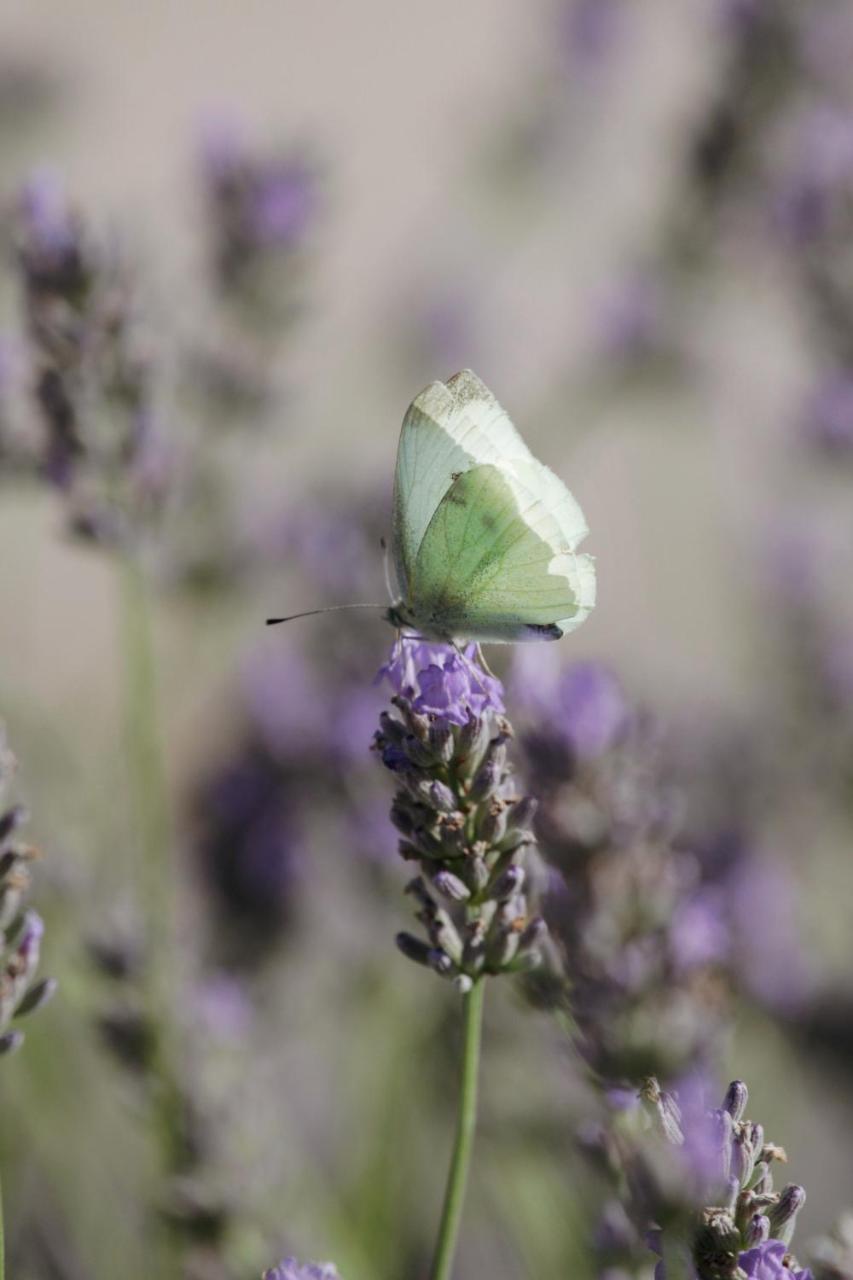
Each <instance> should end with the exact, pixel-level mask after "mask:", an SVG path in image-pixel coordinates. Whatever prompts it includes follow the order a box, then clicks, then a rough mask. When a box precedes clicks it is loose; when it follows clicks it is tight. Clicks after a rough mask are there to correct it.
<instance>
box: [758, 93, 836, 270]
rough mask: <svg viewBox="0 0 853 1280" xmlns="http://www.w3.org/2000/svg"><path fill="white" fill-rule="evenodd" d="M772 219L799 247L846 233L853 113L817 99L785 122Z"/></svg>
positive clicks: (819, 242) (812, 244)
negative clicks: (783, 155) (783, 156)
mask: <svg viewBox="0 0 853 1280" xmlns="http://www.w3.org/2000/svg"><path fill="white" fill-rule="evenodd" d="M788 131H789V137H788V139H787V142H786V146H787V157H786V159H785V161H784V166H783V168H782V172H781V175H780V177H779V179H778V181H777V184H776V190H775V196H774V213H775V219H776V224H777V226H778V227H779V229H780V231H781V232H783V233H784V234H785V236H787V238H788V239H789V241H790V242H791V243H793V244H794V245H797V246H799V247H814V246H815V245H816V244H817V245H820V244H821V242H822V241H823V240H825V239H826V238H827V237H829V236H834V235H836V234H838V233H839V232H840V233H841V234H843V233H844V228H845V226H846V218H847V206H848V200H849V195H850V190H851V183H853V113H851V112H850V111H847V110H842V109H840V108H838V107H837V106H834V105H830V104H828V103H825V102H819V103H818V104H817V105H816V106H814V107H811V108H810V109H808V110H807V111H805V112H803V113H802V114H801V115H798V116H795V117H794V118H793V119H792V120H791V122H790V123H789V125H788Z"/></svg>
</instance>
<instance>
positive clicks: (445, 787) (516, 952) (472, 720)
mask: <svg viewBox="0 0 853 1280" xmlns="http://www.w3.org/2000/svg"><path fill="white" fill-rule="evenodd" d="M475 654H476V649H475V647H474V646H473V645H471V646H469V647H468V648H467V649H465V650H464V651H462V652H460V651H458V650H456V649H454V648H453V647H452V646H450V645H435V644H426V643H424V642H423V641H418V640H415V639H410V638H407V637H398V639H397V640H396V642H395V644H394V646H393V649H392V651H391V655H390V657H389V659H388V661H387V662H386V664H385V665H384V666H383V667H382V669H381V671H380V673H379V678H380V679H384V680H386V681H387V682H388V683H389V684H390V685H391V687H392V689H393V690H394V696H393V697H392V699H391V701H392V705H393V710H392V711H390V712H383V713H382V715H381V717H380V727H379V731H378V732H377V734H376V737H375V748H376V750H377V752H378V753H379V755H380V758H381V759H382V762H383V764H384V765H385V767H386V768H387V769H389V770H391V772H392V773H393V774H394V775H395V778H396V780H397V792H396V795H395V797H394V801H393V803H392V806H391V819H392V822H393V823H394V825H395V827H396V828H397V830H398V831H399V833H400V835H401V837H402V838H401V840H400V854H401V856H402V857H403V858H404V859H406V860H407V861H413V862H417V863H418V864H419V865H420V870H421V874H420V875H419V876H417V877H416V878H415V879H414V880H413V881H412V882H411V883H410V885H409V886H408V892H409V893H410V894H411V895H412V897H413V898H414V900H415V902H416V904H417V906H418V913H417V918H418V920H419V921H420V923H421V924H422V925H423V926H424V929H425V931H426V934H427V940H426V941H424V940H422V939H421V938H418V937H415V936H414V935H412V934H409V933H402V934H400V935H398V938H397V944H398V946H399V948H400V950H401V951H402V952H403V954H404V955H406V956H408V957H409V958H410V959H412V960H415V961H417V962H418V963H420V964H424V965H426V966H428V967H429V968H432V969H434V970H435V971H436V972H437V973H439V974H441V975H442V976H445V977H453V978H456V979H457V980H458V983H459V985H460V986H461V987H462V989H463V990H468V989H470V986H471V984H472V982H473V981H474V979H475V978H477V977H478V976H479V975H481V974H483V973H502V972H515V971H520V970H529V969H530V968H531V967H534V966H535V965H536V964H537V963H538V961H539V956H540V951H541V948H542V945H543V944H544V941H545V933H546V930H545V925H544V921H543V920H542V919H541V917H539V916H537V915H532V916H531V915H530V914H529V910H528V901H527V896H526V894H525V893H524V891H523V890H524V885H525V881H526V879H528V877H529V871H526V869H525V867H524V865H523V861H524V858H525V853H526V851H527V850H528V848H529V846H530V845H531V844H532V842H533V838H532V836H531V834H530V822H531V819H532V816H533V808H534V806H533V804H532V803H531V801H529V800H526V799H522V800H520V799H518V798H517V796H516V793H515V787H514V784H513V780H512V773H511V770H510V767H509V765H508V762H507V743H508V741H509V739H510V738H511V736H512V730H511V728H510V726H509V724H508V722H507V721H506V720H505V719H504V716H503V711H504V703H503V689H502V687H501V685H500V683H499V681H497V680H496V679H495V678H494V677H493V676H492V675H490V674H489V673H487V672H486V671H485V670H484V669H483V668H482V667H481V666H480V664H479V663H478V662H477V660H476V657H475Z"/></svg>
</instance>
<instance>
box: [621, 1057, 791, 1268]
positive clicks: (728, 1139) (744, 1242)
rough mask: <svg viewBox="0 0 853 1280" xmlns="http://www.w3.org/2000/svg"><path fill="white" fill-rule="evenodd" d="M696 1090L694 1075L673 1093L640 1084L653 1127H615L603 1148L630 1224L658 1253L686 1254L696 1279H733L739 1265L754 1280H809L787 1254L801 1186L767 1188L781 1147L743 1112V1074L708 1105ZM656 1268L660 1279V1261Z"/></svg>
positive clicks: (652, 1084)
mask: <svg viewBox="0 0 853 1280" xmlns="http://www.w3.org/2000/svg"><path fill="white" fill-rule="evenodd" d="M705 1091H706V1089H705V1085H704V1084H703V1083H702V1082H700V1081H695V1080H694V1081H689V1082H687V1083H686V1084H685V1086H683V1087H682V1088H680V1089H679V1091H678V1092H677V1093H675V1092H669V1091H665V1090H661V1089H660V1088H659V1086H658V1085H657V1082H656V1081H653V1080H651V1081H647V1082H646V1085H645V1086H644V1088H643V1091H642V1096H643V1100H644V1104H645V1105H646V1107H648V1108H650V1109H651V1110H652V1113H655V1112H656V1113H657V1119H658V1122H659V1123H658V1127H657V1128H654V1127H653V1128H652V1129H651V1130H650V1129H649V1127H648V1125H644V1126H640V1127H639V1128H637V1129H636V1130H635V1131H634V1133H633V1134H632V1135H629V1133H628V1131H623V1133H622V1135H621V1137H619V1138H617V1140H616V1145H615V1148H614V1153H613V1154H614V1155H615V1156H616V1159H617V1167H621V1168H622V1169H623V1171H624V1174H625V1178H626V1182H627V1186H628V1201H627V1204H626V1208H627V1209H628V1212H629V1217H630V1219H631V1221H632V1222H633V1223H634V1225H635V1227H636V1228H637V1230H638V1231H639V1232H640V1233H641V1234H645V1235H646V1238H647V1239H648V1242H649V1246H650V1248H651V1249H652V1250H653V1251H654V1252H655V1253H656V1254H657V1255H658V1256H659V1257H661V1258H665V1257H666V1256H667V1252H668V1251H672V1249H673V1248H675V1249H676V1250H677V1251H679V1252H681V1253H682V1261H683V1262H684V1263H686V1262H687V1260H688V1258H689V1259H690V1261H691V1262H692V1270H693V1272H695V1275H696V1277H697V1280H738V1278H740V1280H743V1273H744V1272H746V1274H747V1275H748V1276H750V1277H754V1278H755V1280H771V1278H772V1280H785V1277H788V1276H789V1275H790V1274H791V1273H793V1275H794V1276H798V1277H801V1280H811V1275H810V1272H808V1271H802V1272H801V1271H800V1269H799V1265H798V1263H797V1262H796V1260H795V1259H794V1258H793V1257H792V1256H791V1255H790V1254H789V1253H788V1248H789V1246H790V1242H791V1238H792V1236H793V1233H794V1227H795V1225H796V1219H797V1215H798V1213H799V1211H800V1209H801V1208H802V1206H803V1204H804V1202H805V1198H806V1195H805V1191H804V1190H803V1188H802V1187H800V1186H796V1185H794V1184H789V1185H788V1186H786V1187H784V1188H783V1189H782V1190H781V1191H777V1190H775V1188H774V1185H773V1168H774V1166H775V1164H776V1163H778V1162H780V1161H784V1160H785V1159H786V1158H787V1157H786V1155H785V1152H784V1151H783V1150H782V1148H781V1147H778V1146H776V1145H775V1144H773V1143H771V1142H767V1141H766V1140H765V1136H764V1129H763V1127H762V1126H761V1125H760V1124H756V1123H755V1122H753V1121H751V1120H748V1119H746V1118H745V1111H746V1106H747V1102H748V1091H747V1088H746V1085H745V1084H744V1083H743V1081H740V1080H735V1081H733V1082H732V1083H731V1084H730V1085H729V1088H728V1089H727V1091H726V1095H725V1097H724V1099H723V1104H722V1106H721V1107H718V1108H716V1109H711V1110H708V1109H706V1106H705V1103H704V1100H703V1097H704V1093H705ZM655 1223H656V1224H658V1226H657V1228H656V1229H654V1230H652V1231H649V1230H648V1228H649V1226H650V1225H651V1224H655ZM661 1223H664V1224H665V1225H664V1227H663V1230H662V1231H661V1230H660V1229H659V1224H661ZM665 1246H666V1247H665ZM739 1268H743V1270H740V1269H739ZM657 1274H658V1276H659V1277H661V1280H665V1277H666V1275H667V1270H666V1267H665V1265H664V1263H663V1261H661V1262H660V1263H659V1264H658V1269H657ZM678 1274H682V1271H681V1270H679V1272H678ZM687 1274H690V1271H689V1270H688V1271H687Z"/></svg>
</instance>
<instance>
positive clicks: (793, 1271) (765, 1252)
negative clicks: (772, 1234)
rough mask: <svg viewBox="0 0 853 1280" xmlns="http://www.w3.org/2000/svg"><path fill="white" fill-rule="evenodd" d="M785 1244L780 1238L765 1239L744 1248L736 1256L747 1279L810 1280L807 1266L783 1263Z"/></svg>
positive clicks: (786, 1249) (786, 1250)
mask: <svg viewBox="0 0 853 1280" xmlns="http://www.w3.org/2000/svg"><path fill="white" fill-rule="evenodd" d="M787 1253H788V1247H787V1245H785V1244H783V1243H782V1241H781V1240H765V1241H764V1243H763V1244H759V1245H757V1246H756V1247H755V1248H754V1249H746V1250H745V1251H744V1252H743V1253H741V1254H740V1255H739V1257H738V1265H739V1266H740V1267H742V1268H743V1270H744V1271H745V1272H746V1274H747V1276H748V1277H749V1280H812V1273H811V1270H810V1269H809V1268H808V1267H803V1268H801V1269H799V1270H798V1269H797V1268H796V1267H788V1266H786V1265H785V1258H786V1255H787Z"/></svg>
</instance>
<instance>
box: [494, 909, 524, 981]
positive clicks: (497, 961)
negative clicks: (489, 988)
mask: <svg viewBox="0 0 853 1280" xmlns="http://www.w3.org/2000/svg"><path fill="white" fill-rule="evenodd" d="M519 937H520V933H519V929H518V928H517V926H516V923H515V921H510V922H508V923H507V924H503V923H501V924H500V925H499V926H498V927H497V928H496V929H493V930H492V932H491V933H490V935H489V941H488V945H487V947H486V963H487V964H488V966H489V967H490V968H491V969H493V970H495V971H497V972H499V971H500V970H501V969H503V968H505V967H506V965H508V964H509V963H510V961H511V960H513V959H514V958H515V956H516V953H517V952H518V943H519Z"/></svg>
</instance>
